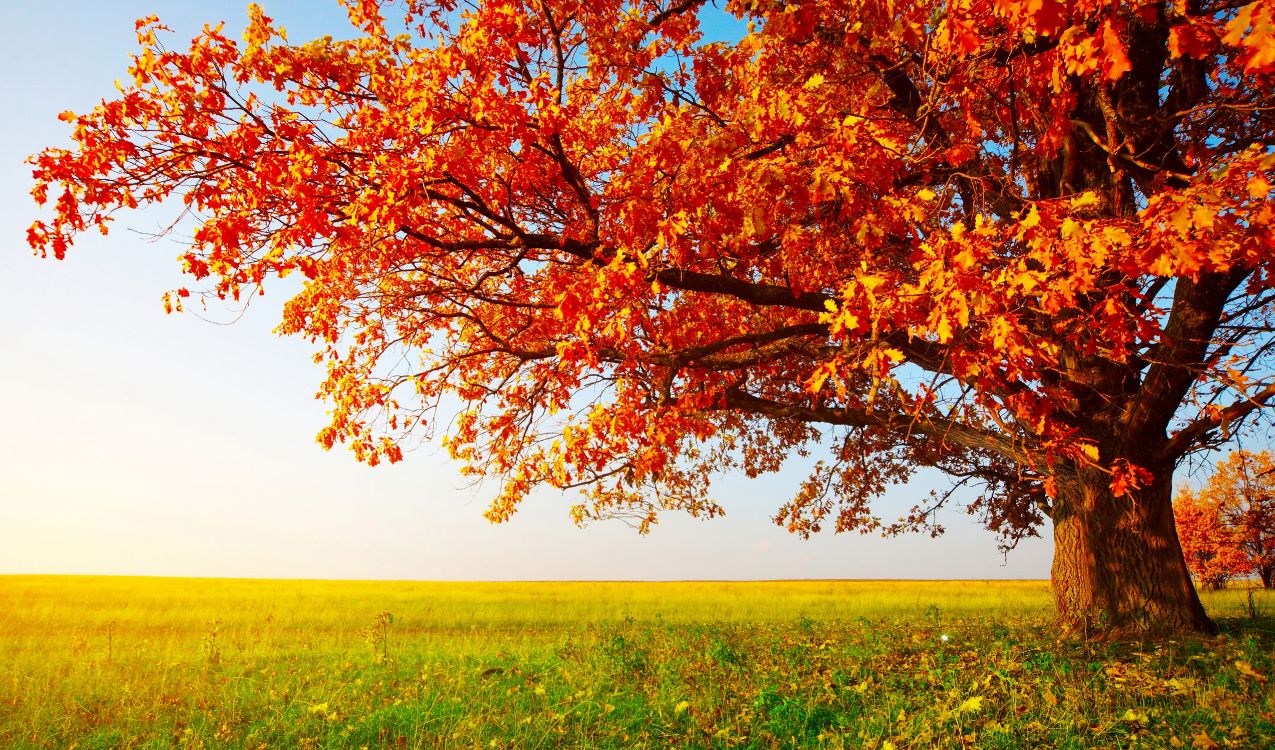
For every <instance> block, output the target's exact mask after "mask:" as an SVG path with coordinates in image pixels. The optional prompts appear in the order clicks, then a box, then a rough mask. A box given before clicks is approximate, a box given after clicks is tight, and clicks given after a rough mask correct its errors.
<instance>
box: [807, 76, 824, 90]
mask: <svg viewBox="0 0 1275 750" xmlns="http://www.w3.org/2000/svg"><path fill="white" fill-rule="evenodd" d="M823 80H824V79H823V76H822V75H820V74H818V73H815V74H814V75H812V76H810V78H808V79H806V82H805V84H803V85H802V88H804V89H806V90H807V91H809V90H812V89H817V88H819V87H820V86H822V85H823Z"/></svg>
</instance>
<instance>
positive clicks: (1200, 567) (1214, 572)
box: [1173, 487, 1253, 590]
mask: <svg viewBox="0 0 1275 750" xmlns="http://www.w3.org/2000/svg"><path fill="white" fill-rule="evenodd" d="M1173 518H1174V520H1175V521H1176V522H1177V527H1178V538H1179V539H1181V541H1182V554H1183V555H1184V556H1185V557H1186V565H1187V568H1188V569H1189V570H1190V571H1191V574H1192V575H1193V576H1195V578H1196V580H1197V581H1199V582H1200V583H1202V584H1204V585H1205V586H1207V587H1209V588H1211V589H1215V590H1216V589H1221V588H1224V587H1225V586H1226V582H1227V581H1229V580H1231V579H1232V578H1236V577H1238V576H1242V575H1245V574H1247V573H1249V572H1251V571H1252V570H1253V566H1252V564H1251V563H1250V562H1249V560H1248V558H1247V557H1246V556H1245V555H1244V552H1243V551H1242V550H1241V549H1240V548H1239V545H1238V544H1236V539H1235V535H1234V533H1233V531H1232V530H1231V529H1230V528H1228V527H1227V526H1226V524H1225V523H1223V521H1222V513H1221V510H1220V508H1218V506H1217V505H1215V504H1213V503H1210V502H1209V501H1207V500H1205V499H1204V498H1203V497H1202V496H1200V495H1197V494H1196V493H1195V492H1194V491H1192V490H1191V488H1189V487H1182V488H1181V489H1179V490H1178V496H1177V497H1176V498H1175V499H1174V501H1173Z"/></svg>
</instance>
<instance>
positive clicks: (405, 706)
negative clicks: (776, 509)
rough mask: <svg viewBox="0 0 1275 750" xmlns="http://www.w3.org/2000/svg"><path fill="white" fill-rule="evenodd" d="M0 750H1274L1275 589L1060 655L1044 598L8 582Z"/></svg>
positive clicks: (995, 593) (655, 588) (853, 590)
mask: <svg viewBox="0 0 1275 750" xmlns="http://www.w3.org/2000/svg"><path fill="white" fill-rule="evenodd" d="M0 603H3V606H0V747H4V748H13V749H14V750H19V749H25V748H72V747H74V748H77V749H78V748H170V747H174V748H236V749H244V748H253V749H255V748H270V749H272V750H273V749H274V748H356V749H357V748H362V747H367V748H443V747H446V748H558V747H590V748H641V747H651V748H656V747H659V748H666V747H684V748H690V747H723V748H725V747H758V748H762V747H785V748H786V747H827V748H840V747H852V748H874V749H879V750H884V749H886V748H898V749H899V750H902V749H903V748H931V747H932V748H957V747H962V748H1017V747H1026V746H1033V747H1056V748H1095V747H1112V748H1116V747H1120V748H1125V747H1147V748H1153V747H1154V748H1161V747H1173V748H1176V747H1186V748H1204V749H1205V750H1207V749H1208V748H1215V747H1236V748H1258V747H1272V746H1275V690H1273V689H1272V684H1271V682H1270V678H1271V677H1272V676H1275V653H1273V651H1272V649H1273V648H1275V643H1273V636H1275V596H1272V595H1270V594H1269V593H1267V592H1256V595H1255V596H1254V598H1253V599H1252V602H1251V605H1250V600H1249V598H1248V596H1247V592H1245V591H1243V590H1239V589H1231V590H1228V591H1223V592H1216V593H1213V592H1206V593H1205V605H1206V607H1208V609H1209V611H1210V613H1211V614H1212V615H1213V616H1214V617H1215V618H1216V619H1217V620H1218V621H1219V623H1220V624H1221V625H1222V628H1223V634H1222V635H1221V636H1220V637H1217V638H1207V639H1196V638H1193V639H1188V640H1165V641H1157V642H1147V643H1107V642H1103V641H1099V640H1086V639H1082V638H1068V639H1062V638H1060V637H1059V635H1058V633H1057V630H1056V629H1055V628H1054V627H1053V624H1052V618H1053V611H1052V598H1051V596H1050V594H1049V591H1048V586H1047V584H1046V582H1043V581H1022V582H983V581H965V582H915V581H908V582H872V581H859V582H823V581H810V582H760V583H708V582H698V583H490V584H488V583H410V582H402V583H385V582H324V581H260V580H206V579H147V578H96V577H28V576H0Z"/></svg>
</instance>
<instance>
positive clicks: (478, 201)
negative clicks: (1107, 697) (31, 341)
mask: <svg viewBox="0 0 1275 750" xmlns="http://www.w3.org/2000/svg"><path fill="white" fill-rule="evenodd" d="M344 4H345V5H346V6H347V8H348V10H349V16H350V20H351V22H352V26H353V27H352V28H347V29H346V30H345V33H344V35H341V36H338V37H335V38H334V37H332V36H328V37H324V38H321V39H317V40H314V41H311V42H307V43H294V42H292V41H290V40H288V39H287V37H286V35H285V34H284V33H283V31H282V29H280V28H278V27H277V26H275V25H274V24H273V22H272V21H271V20H270V18H269V17H268V16H266V15H265V14H264V12H263V11H262V10H261V9H260V8H257V7H256V6H253V7H252V8H251V10H250V23H249V25H248V28H247V30H246V32H245V33H244V36H243V42H242V43H241V42H239V41H236V40H234V39H231V38H229V37H227V36H226V35H225V34H224V33H223V31H224V30H223V29H222V27H220V26H211V27H208V28H207V29H205V31H204V32H203V33H201V34H200V35H199V36H197V37H196V38H195V39H194V40H193V42H192V43H191V44H190V45H189V46H188V47H184V48H172V47H171V46H170V45H169V44H167V43H166V42H165V41H162V40H166V39H170V38H171V36H170V35H167V34H164V33H163V32H164V28H163V27H162V26H160V25H159V23H158V21H157V20H156V19H144V20H143V21H141V22H139V24H138V37H139V41H140V45H141V49H140V50H139V51H138V52H137V54H136V55H135V56H134V64H133V66H132V68H131V70H130V75H129V76H128V77H127V79H126V80H125V81H124V82H123V83H121V84H120V89H119V91H118V92H117V93H114V94H112V96H113V97H114V98H112V99H110V100H107V101H105V102H103V103H102V104H101V106H99V107H98V108H96V109H95V110H94V111H92V112H89V113H83V114H76V113H70V112H68V113H64V114H63V119H64V120H66V121H67V122H68V123H70V124H72V125H73V126H74V134H73V140H74V143H73V144H72V145H70V146H69V147H67V148H53V149H48V150H46V151H44V152H43V153H41V154H39V155H37V156H35V157H34V158H33V160H32V163H33V165H34V167H35V178H36V186H35V189H34V194H35V196H36V199H37V200H38V201H40V202H41V203H44V202H46V201H47V202H49V203H51V204H52V209H53V210H52V216H50V217H47V218H45V219H44V220H42V221H39V222H37V223H35V224H34V225H33V226H32V228H31V230H30V235H29V241H30V243H31V245H32V246H33V247H34V248H36V249H37V251H39V252H41V253H49V254H52V255H55V256H57V257H59V258H60V257H62V256H63V255H65V253H66V252H67V249H68V247H69V245H70V244H71V242H72V240H73V239H74V237H75V235H76V234H77V233H79V232H82V231H86V230H89V231H97V230H101V231H106V229H107V228H108V226H109V225H110V222H111V220H112V219H113V218H114V217H115V216H116V214H117V213H118V212H119V211H120V210H121V209H125V208H130V207H133V206H137V205H139V204H143V205H144V204H152V203H156V202H161V201H165V200H167V201H168V205H180V206H181V207H182V208H183V210H184V211H186V212H188V215H189V217H190V218H191V223H192V226H191V227H190V230H191V233H190V239H189V241H188V242H189V247H188V248H187V249H186V251H185V252H184V253H183V255H182V262H183V264H184V266H185V269H186V271H187V272H188V273H189V274H190V275H191V276H193V277H194V278H195V279H197V280H201V282H200V283H202V284H203V285H205V286H204V289H203V290H202V291H203V292H204V293H206V294H209V295H214V296H220V297H222V298H235V299H238V298H239V296H240V295H241V294H247V295H251V294H256V293H257V292H258V291H260V290H262V289H263V288H264V286H266V285H270V284H273V283H274V279H275V278H276V277H282V276H285V275H288V274H297V275H299V276H302V277H304V280H305V281H304V288H303V290H302V291H301V292H300V293H299V294H298V295H297V296H296V297H295V298H293V299H292V300H291V301H290V302H289V303H288V304H287V306H286V309H285V313H284V320H283V323H282V325H281V326H280V330H281V331H283V332H284V333H291V334H299V335H302V336H306V337H309V338H310V339H312V340H313V341H315V342H316V343H317V344H318V346H319V347H320V350H321V351H320V353H319V359H320V361H322V362H324V363H325V364H326V365H327V367H328V378H327V380H326V382H325V383H324V384H323V385H322V386H321V387H320V393H321V394H322V395H323V396H324V397H326V398H328V399H329V400H330V402H331V404H332V421H331V424H330V425H329V426H328V427H327V428H326V429H324V430H323V432H322V433H321V436H320V437H321V440H322V442H323V443H324V444H325V445H328V446H331V445H333V444H335V443H342V442H344V443H347V444H349V445H350V446H352V448H353V449H354V451H355V453H356V454H357V455H358V456H359V457H360V458H361V459H362V460H365V461H368V462H372V463H375V462H377V461H380V460H389V461H395V460H398V459H399V458H401V445H402V444H403V443H404V441H411V440H414V439H417V437H418V436H419V435H420V434H421V433H422V432H428V431H429V430H430V429H432V427H433V425H435V424H439V423H440V420H439V419H438V418H437V416H436V415H435V411H434V410H435V407H436V406H437V405H438V404H440V403H444V404H454V405H457V406H458V408H459V412H460V413H459V415H458V416H457V417H456V418H455V419H452V418H451V417H450V415H447V416H446V417H445V418H444V419H442V420H441V424H444V425H447V426H448V427H449V433H448V435H447V436H446V437H447V444H448V446H449V448H450V450H451V452H452V454H453V455H454V456H455V457H456V458H457V459H459V460H461V461H463V462H464V463H465V464H466V466H467V470H468V471H471V472H474V473H477V474H483V475H488V476H492V477H497V478H499V479H500V481H501V483H500V485H499V490H498V491H497V492H496V493H495V497H494V498H493V501H492V504H491V507H490V508H489V510H488V511H487V513H488V516H489V517H490V518H491V519H493V520H496V521H500V520H504V519H507V518H508V517H509V516H510V515H511V514H513V513H514V512H515V510H516V509H517V507H518V505H519V503H521V502H522V501H523V500H524V499H525V498H526V497H527V496H528V494H529V493H531V492H532V491H533V490H535V489H536V488H537V487H549V488H557V489H574V490H579V491H580V492H581V493H582V499H581V501H580V503H579V504H578V505H577V506H575V508H574V514H575V517H576V518H577V519H578V520H586V519H592V518H601V517H614V516H621V517H626V518H629V519H631V520H632V521H633V522H634V523H635V524H636V525H638V526H639V527H641V528H646V527H647V526H649V524H651V523H653V522H654V521H655V520H656V517H657V516H658V515H659V514H660V513H662V512H666V511H671V510H676V511H683V512H686V513H689V514H691V515H694V516H703V517H711V516H715V515H717V514H719V513H721V512H722V510H723V509H722V508H721V507H720V506H719V505H718V504H717V503H716V502H714V501H713V499H712V494H711V493H710V492H709V482H710V480H711V478H712V477H713V476H716V475H720V473H721V472H723V471H739V472H742V473H745V474H747V475H748V476H756V475H758V474H761V473H764V472H773V471H777V470H778V469H779V468H780V467H781V465H782V464H783V463H784V461H786V460H787V459H788V458H789V457H791V456H793V455H810V454H818V455H820V456H822V457H823V458H824V459H825V460H823V461H821V462H817V463H816V462H812V466H813V469H812V475H811V476H810V477H809V480H808V481H807V482H805V483H804V484H803V485H802V486H801V488H799V489H798V490H797V492H795V494H794V496H793V498H792V499H791V500H790V501H789V502H787V503H785V504H783V505H782V506H780V508H779V509H778V511H777V513H776V521H777V522H778V523H780V524H782V525H783V526H785V527H787V528H788V529H790V530H791V531H794V532H796V533H799V534H808V533H812V532H815V531H818V530H819V529H820V528H821V527H834V528H835V529H836V530H838V531H846V530H860V531H875V530H885V531H892V530H904V529H909V528H927V527H929V526H930V523H931V521H932V512H933V511H934V510H935V507H936V506H937V505H940V504H942V503H943V502H944V501H946V500H947V499H948V498H950V497H952V494H951V493H948V494H940V495H938V496H936V498H935V504H934V505H929V506H924V507H919V508H918V509H916V510H915V511H914V512H913V513H911V514H908V515H906V516H905V517H904V518H902V519H900V520H899V521H898V522H894V521H893V520H892V519H882V518H881V517H880V516H879V515H878V514H877V513H876V512H874V511H873V509H872V507H871V501H872V499H873V498H874V497H875V496H876V495H878V494H880V493H881V492H882V491H883V490H884V489H885V488H886V487H888V486H890V485H891V484H894V483H897V482H902V481H906V480H907V479H908V478H909V477H911V476H913V474H914V473H915V472H916V471H917V469H918V467H933V468H936V469H938V470H940V471H942V472H945V473H946V474H948V475H949V476H951V477H953V479H954V481H955V482H956V483H958V484H961V483H966V484H972V485H973V486H975V487H976V488H979V489H981V490H982V497H981V499H980V500H979V501H977V502H976V503H975V504H974V506H973V508H974V510H975V511H976V512H977V513H979V514H980V515H981V516H982V518H983V520H984V522H985V523H986V524H987V525H988V526H989V527H991V528H992V529H993V530H995V531H997V532H999V533H1001V534H1002V535H1003V536H1005V537H1006V538H1007V539H1008V540H1009V541H1010V542H1012V541H1013V540H1015V539H1018V538H1020V537H1022V536H1024V535H1028V534H1034V533H1035V532H1036V529H1037V528H1038V527H1039V526H1040V524H1041V523H1043V522H1044V520H1045V518H1046V516H1048V517H1049V518H1050V519H1051V520H1052V528H1053V534H1054V542H1055V549H1056V554H1055V558H1054V567H1053V584H1054V587H1053V588H1054V594H1055V597H1056V600H1057V605H1058V611H1059V614H1060V617H1061V619H1062V621H1063V623H1064V625H1065V626H1066V627H1068V628H1070V629H1074V630H1082V629H1086V630H1087V629H1089V626H1090V625H1091V624H1093V623H1099V624H1101V625H1103V626H1104V627H1105V628H1106V629H1107V632H1117V633H1119V632H1147V631H1175V630H1196V631H1210V630H1212V629H1213V628H1214V625H1213V623H1212V622H1211V621H1210V620H1209V618H1208V615H1207V614H1206V613H1205V611H1204V609H1203V607H1202V606H1201V604H1200V601H1199V599H1198V597H1197V596H1196V592H1195V587H1194V586H1193V585H1192V583H1191V579H1190V575H1189V573H1188V571H1187V567H1186V564H1185V563H1184V560H1183V557H1182V552H1181V549H1180V547H1179V545H1178V537H1177V534H1176V533H1175V532H1174V521H1173V512H1172V495H1173V484H1172V478H1173V473H1174V470H1175V468H1176V467H1177V465H1178V464H1179V463H1180V462H1181V461H1182V460H1183V459H1184V458H1185V457H1186V456H1188V455H1190V454H1192V453H1194V452H1197V451H1200V450H1205V449H1209V448H1214V447H1216V446H1218V445H1219V444H1222V443H1225V441H1226V440H1227V439H1228V437H1229V436H1230V435H1233V434H1234V430H1235V429H1236V427H1237V426H1238V425H1241V424H1243V423H1245V422H1246V421H1247V422H1250V423H1251V420H1253V419H1255V418H1257V417H1258V416H1259V415H1260V414H1261V413H1262V410H1264V409H1266V408H1267V407H1269V406H1271V405H1272V404H1273V403H1275V376H1272V366H1271V365H1272V358H1273V356H1275V350H1273V348H1272V347H1273V344H1272V336H1271V333H1272V316H1273V314H1275V295H1273V290H1275V253H1272V252H1271V247H1272V245H1273V244H1275V240H1273V237H1275V210H1272V204H1271V199H1270V194H1271V189H1272V188H1271V185H1272V182H1275V0H1256V1H1255V2H1250V3H1237V2H1230V1H1229V0H1227V1H1223V0H1188V1H1185V2H1174V3H1169V2H1142V1H1137V2H1134V1H1132V0H1120V1H1117V2H1113V1H1112V0H1086V1H1085V2H1061V1H1060V0H1030V1H1022V0H962V2H943V1H941V0H898V1H897V2H895V1H893V0H891V1H890V2H886V1H884V0H806V1H803V2H775V1H773V0H749V1H747V2H742V1H741V2H731V3H728V5H727V9H728V10H730V11H732V12H733V13H735V14H736V15H738V16H740V17H741V18H742V19H743V20H745V21H746V23H747V31H746V32H743V33H741V34H740V35H739V36H740V38H739V39H737V40H735V41H733V42H730V43H721V42H711V41H709V40H707V39H705V37H704V34H703V31H702V29H701V26H700V21H701V18H702V17H703V15H704V14H705V13H712V12H714V11H713V10H712V9H711V8H710V7H709V3H708V2H706V0H589V1H588V2H581V1H580V0H536V1H535V2H529V1H524V0H472V1H468V2H465V1H462V2H456V1H455V0H433V1H429V2H426V1H425V0H404V1H403V2H396V3H390V2H388V1H386V2H378V1H376V0H344ZM391 9H393V10H395V11H396V14H395V15H396V16H397V17H388V18H387V16H386V12H388V11H390V10H391ZM183 231H184V229H183ZM199 292H200V290H196V291H194V292H191V291H188V290H186V289H181V290H178V291H177V292H176V293H175V294H174V295H173V296H172V297H171V298H170V303H171V304H173V305H174V306H177V305H180V304H182V303H183V300H184V299H185V298H187V297H189V296H190V295H191V294H199ZM187 304H189V302H188V301H187Z"/></svg>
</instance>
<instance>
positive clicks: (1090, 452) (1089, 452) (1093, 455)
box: [1080, 444, 1098, 461]
mask: <svg viewBox="0 0 1275 750" xmlns="http://www.w3.org/2000/svg"><path fill="white" fill-rule="evenodd" d="M1080 452H1081V453H1084V454H1085V455H1086V456H1088V457H1089V460H1090V461H1097V460H1098V446H1096V445H1089V444H1086V445H1082V446H1080Z"/></svg>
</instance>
